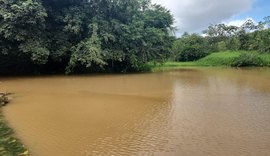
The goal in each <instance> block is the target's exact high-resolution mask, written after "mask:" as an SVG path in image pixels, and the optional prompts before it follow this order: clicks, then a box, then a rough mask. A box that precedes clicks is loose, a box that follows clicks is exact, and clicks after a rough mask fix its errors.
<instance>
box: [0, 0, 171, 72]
mask: <svg viewBox="0 0 270 156" xmlns="http://www.w3.org/2000/svg"><path fill="white" fill-rule="evenodd" d="M172 24H173V17H172V15H171V13H170V12H169V11H168V10H167V9H165V8H164V7H162V6H160V5H153V4H151V1H150V0H114V1H111V0H91V1H88V0H76V1H75V0H20V1H18V0H0V47H1V54H0V57H2V58H3V57H5V58H8V59H9V60H13V61H9V63H7V62H5V61H3V60H2V59H0V64H10V65H11V63H10V62H14V64H17V63H18V62H17V61H18V60H17V59H15V58H14V56H20V58H21V59H19V60H24V61H21V64H28V65H30V66H33V67H34V68H43V69H53V68H61V69H67V71H68V72H73V71H74V70H76V69H83V68H85V69H87V70H89V69H93V68H95V69H97V68H98V70H99V71H101V70H113V71H131V70H140V68H141V66H142V65H143V64H145V63H147V62H149V61H161V60H164V58H166V57H168V55H169V53H170V49H171V44H172V41H173V39H174V37H173V36H172V35H171V34H173V33H172V31H173V27H172ZM4 55H5V56H4ZM1 61H2V62H1ZM26 62H27V63H26ZM12 66H13V64H12ZM50 66H51V67H50ZM14 67H15V66H14ZM16 68H17V66H16ZM31 70H32V69H31Z"/></svg>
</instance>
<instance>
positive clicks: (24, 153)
mask: <svg viewBox="0 0 270 156" xmlns="http://www.w3.org/2000/svg"><path fill="white" fill-rule="evenodd" d="M6 103H7V98H6V97H5V96H4V95H3V96H1V97H0V155H1V156H29V155H30V154H29V152H28V150H27V149H26V148H25V147H24V145H23V144H22V143H21V142H20V141H19V140H18V139H17V138H15V137H14V132H13V130H12V129H11V128H9V127H8V126H7V123H6V121H5V120H4V116H3V113H2V107H3V106H4V105H5V104H6Z"/></svg>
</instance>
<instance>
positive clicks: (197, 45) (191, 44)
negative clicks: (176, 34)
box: [172, 34, 207, 61]
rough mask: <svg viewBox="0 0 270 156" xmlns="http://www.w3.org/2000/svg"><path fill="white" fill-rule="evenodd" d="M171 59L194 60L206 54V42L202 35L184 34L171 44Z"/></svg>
mask: <svg viewBox="0 0 270 156" xmlns="http://www.w3.org/2000/svg"><path fill="white" fill-rule="evenodd" d="M172 50H173V55H172V57H173V59H174V60H177V61H194V60H198V59H200V58H202V57H204V56H206V55H207V48H206V42H205V40H204V38H203V37H202V36H199V35H196V34H192V35H189V34H185V35H183V36H182V38H180V39H178V40H176V41H175V42H174V44H173V49H172Z"/></svg>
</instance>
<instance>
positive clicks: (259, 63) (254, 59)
mask: <svg viewBox="0 0 270 156" xmlns="http://www.w3.org/2000/svg"><path fill="white" fill-rule="evenodd" d="M149 65H150V66H151V69H152V70H153V71H157V70H164V69H173V68H182V67H198V66H200V67H246V66H253V67H270V53H260V52H256V51H224V52H216V53H212V54H210V55H208V56H206V57H204V58H201V59H199V60H196V61H188V62H175V61H168V62H165V63H160V64H149Z"/></svg>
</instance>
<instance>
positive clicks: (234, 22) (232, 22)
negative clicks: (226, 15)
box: [222, 18, 257, 27]
mask: <svg viewBox="0 0 270 156" xmlns="http://www.w3.org/2000/svg"><path fill="white" fill-rule="evenodd" d="M247 20H252V21H253V22H254V23H255V24H257V22H255V21H254V20H253V19H252V18H246V19H239V20H232V21H228V22H222V23H224V24H226V25H232V26H237V27H240V26H242V25H243V24H244V23H245V22H246V21H247Z"/></svg>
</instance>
